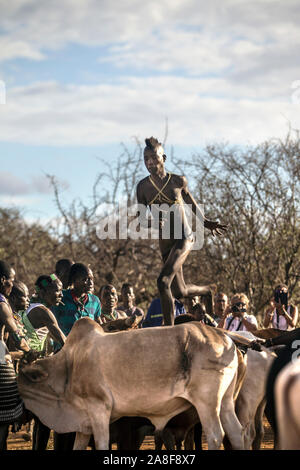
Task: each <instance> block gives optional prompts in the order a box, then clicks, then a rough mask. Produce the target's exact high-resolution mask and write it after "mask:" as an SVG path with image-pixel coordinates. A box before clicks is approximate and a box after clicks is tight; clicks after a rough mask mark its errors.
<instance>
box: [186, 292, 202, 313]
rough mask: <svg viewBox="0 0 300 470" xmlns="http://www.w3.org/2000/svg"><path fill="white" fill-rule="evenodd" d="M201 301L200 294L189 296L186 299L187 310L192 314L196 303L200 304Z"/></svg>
mask: <svg viewBox="0 0 300 470" xmlns="http://www.w3.org/2000/svg"><path fill="white" fill-rule="evenodd" d="M200 302H201V297H200V296H199V295H193V296H191V297H187V298H185V299H184V306H185V310H186V311H187V312H188V314H190V313H191V312H192V309H193V307H194V305H196V304H199V303H200Z"/></svg>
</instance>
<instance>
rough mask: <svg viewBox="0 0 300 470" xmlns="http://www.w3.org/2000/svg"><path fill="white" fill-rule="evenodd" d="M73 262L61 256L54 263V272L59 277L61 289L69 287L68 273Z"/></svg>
mask: <svg viewBox="0 0 300 470" xmlns="http://www.w3.org/2000/svg"><path fill="white" fill-rule="evenodd" d="M73 264H74V261H72V260H70V259H67V258H63V259H59V260H58V261H57V262H56V265H55V274H56V276H57V277H58V278H59V279H60V281H61V282H62V285H63V289H68V287H69V275H70V269H71V266H72V265H73Z"/></svg>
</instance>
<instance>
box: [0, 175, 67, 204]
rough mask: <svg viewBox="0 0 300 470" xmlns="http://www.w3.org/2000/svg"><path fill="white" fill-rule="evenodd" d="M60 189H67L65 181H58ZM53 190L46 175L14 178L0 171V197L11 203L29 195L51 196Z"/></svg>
mask: <svg viewBox="0 0 300 470" xmlns="http://www.w3.org/2000/svg"><path fill="white" fill-rule="evenodd" d="M59 184H60V186H61V187H64V188H66V187H68V185H67V183H66V182H65V181H59ZM51 193H53V188H52V186H51V184H50V181H49V179H48V178H47V176H46V175H43V174H41V175H32V176H29V177H28V176H27V177H26V178H21V177H18V176H16V175H15V174H14V173H12V172H9V171H0V195H1V197H2V198H4V199H5V198H6V199H7V198H8V199H9V200H12V201H18V200H22V199H23V197H25V198H27V197H28V195H30V194H51Z"/></svg>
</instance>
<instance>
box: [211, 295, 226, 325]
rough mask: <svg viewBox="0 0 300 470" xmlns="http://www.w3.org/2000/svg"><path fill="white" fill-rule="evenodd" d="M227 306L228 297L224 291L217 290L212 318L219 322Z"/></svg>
mask: <svg viewBox="0 0 300 470" xmlns="http://www.w3.org/2000/svg"><path fill="white" fill-rule="evenodd" d="M227 307H228V297H227V295H226V294H224V292H217V293H216V295H215V297H214V314H213V319H214V320H215V321H216V322H217V323H219V322H220V320H221V319H222V318H223V316H224V313H225V310H226V308H227Z"/></svg>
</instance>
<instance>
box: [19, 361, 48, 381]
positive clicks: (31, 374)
mask: <svg viewBox="0 0 300 470" xmlns="http://www.w3.org/2000/svg"><path fill="white" fill-rule="evenodd" d="M22 373H23V374H24V375H25V376H26V377H27V379H28V380H30V381H31V382H42V381H43V380H45V379H46V378H47V377H48V375H49V374H48V372H47V371H46V370H45V369H43V368H42V367H41V366H39V365H38V364H33V365H31V366H26V367H24V369H23V370H22Z"/></svg>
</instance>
